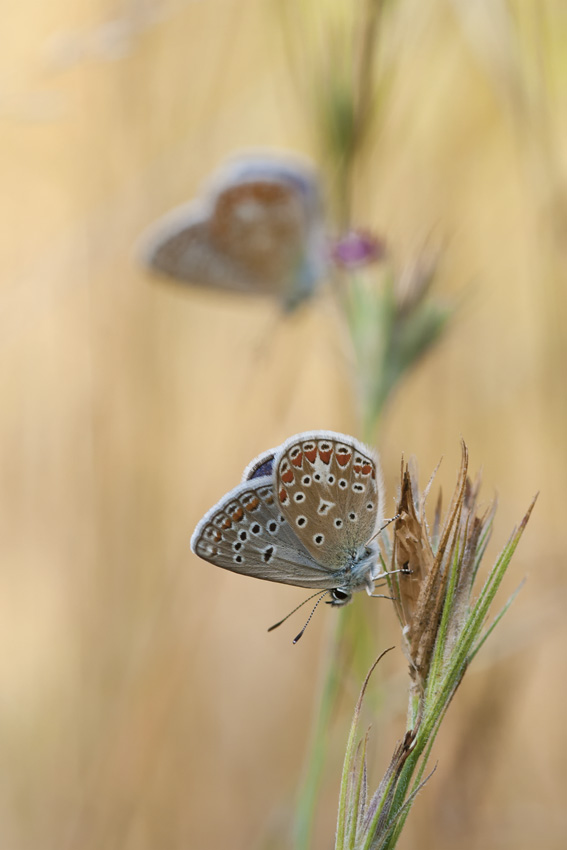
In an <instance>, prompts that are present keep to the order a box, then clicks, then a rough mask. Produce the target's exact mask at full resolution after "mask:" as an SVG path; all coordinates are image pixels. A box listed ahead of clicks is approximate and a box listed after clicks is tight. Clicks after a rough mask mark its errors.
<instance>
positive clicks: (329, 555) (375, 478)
mask: <svg viewBox="0 0 567 850" xmlns="http://www.w3.org/2000/svg"><path fill="white" fill-rule="evenodd" d="M274 468H275V490H276V494H277V500H278V502H279V508H280V510H281V513H282V515H283V516H284V517H285V518H286V520H287V522H288V523H289V525H290V526H291V527H292V528H293V530H294V532H295V534H296V535H297V536H298V537H299V539H300V541H301V543H302V544H303V545H304V546H305V548H306V549H307V551H308V552H309V553H310V555H311V556H312V557H313V558H314V559H315V560H318V561H320V562H324V564H325V565H326V566H327V568H328V569H330V570H332V571H334V572H336V571H338V570H340V569H341V568H343V567H344V566H345V563H346V562H347V561H348V560H349V558H353V557H356V556H357V555H360V552H361V551H362V550H363V549H364V546H365V544H366V543H367V542H368V541H369V540H370V538H371V537H372V536H373V535H374V534H375V533H376V530H377V526H378V524H379V522H380V521H381V519H382V516H383V511H384V495H383V485H382V477H381V472H380V467H379V464H378V458H377V456H376V455H375V454H374V452H372V450H371V449H369V448H368V447H366V446H364V445H363V444H362V443H360V442H359V441H358V440H355V439H354V438H353V437H348V436H346V435H344V434H336V433H334V432H332V431H311V432H305V433H303V434H298V435H296V436H295V437H292V438H291V439H290V440H288V441H287V442H285V443H284V444H283V445H282V446H281V448H280V449H279V451H278V454H277V456H276V458H275V460H274Z"/></svg>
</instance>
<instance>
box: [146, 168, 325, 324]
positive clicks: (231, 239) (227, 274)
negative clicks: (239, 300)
mask: <svg viewBox="0 0 567 850" xmlns="http://www.w3.org/2000/svg"><path fill="white" fill-rule="evenodd" d="M327 253H328V251H327V244H326V235H325V226H324V222H323V207H322V201H321V192H320V185H319V180H318V177H317V174H316V172H315V170H314V169H313V168H312V167H311V166H310V165H308V164H307V163H306V162H304V161H303V160H300V159H299V158H295V157H290V156H284V155H276V154H271V155H270V154H266V153H263V154H253V153H250V154H246V155H240V156H238V157H236V158H234V159H232V160H229V161H228V162H227V163H226V164H225V165H223V166H222V167H221V168H220V169H219V170H218V171H217V172H216V174H215V175H214V176H213V178H212V180H211V181H210V183H209V185H208V186H207V187H206V188H205V189H204V191H203V192H202V194H201V196H200V197H199V198H198V199H197V200H195V201H192V202H190V203H188V204H184V205H183V206H181V207H178V208H177V209H175V210H173V211H172V212H170V213H169V214H167V215H165V216H164V217H163V218H161V219H160V220H158V221H157V222H156V223H155V224H154V225H153V226H152V227H150V229H149V230H148V231H147V233H146V234H145V236H143V237H142V240H141V260H142V262H143V263H144V264H145V265H146V266H148V267H149V268H150V269H151V270H152V271H154V272H158V273H161V274H164V275H166V276H168V277H170V278H173V279H174V280H176V281H181V282H183V283H193V284H200V285H203V286H207V287H211V288H216V289H221V290H229V291H233V292H243V293H252V294H258V295H260V294H264V295H271V296H275V297H276V298H278V299H279V300H280V301H281V302H282V303H283V305H284V308H285V309H286V310H287V311H291V310H293V309H294V308H295V307H296V306H297V305H298V304H299V303H301V302H302V301H304V300H305V299H307V298H309V297H310V296H312V295H313V294H314V292H315V290H316V289H317V287H318V285H319V284H320V282H321V281H322V279H323V277H324V275H325V271H326V266H327Z"/></svg>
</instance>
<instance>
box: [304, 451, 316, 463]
mask: <svg viewBox="0 0 567 850" xmlns="http://www.w3.org/2000/svg"><path fill="white" fill-rule="evenodd" d="M305 457H306V458H307V460H308V461H309V463H315V458H316V457H317V449H316V448H315V449H310V451H308V452H305Z"/></svg>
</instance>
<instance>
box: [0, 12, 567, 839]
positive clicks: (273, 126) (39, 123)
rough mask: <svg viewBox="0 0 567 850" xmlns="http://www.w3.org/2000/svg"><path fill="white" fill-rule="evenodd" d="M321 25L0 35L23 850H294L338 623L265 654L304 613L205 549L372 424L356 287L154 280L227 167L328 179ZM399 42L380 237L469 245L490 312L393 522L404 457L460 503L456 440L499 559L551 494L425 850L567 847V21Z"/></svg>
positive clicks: (398, 29)
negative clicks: (269, 481) (318, 108)
mask: <svg viewBox="0 0 567 850" xmlns="http://www.w3.org/2000/svg"><path fill="white" fill-rule="evenodd" d="M328 5H329V6H331V5H332V4H331V3H330V4H328ZM470 6H474V7H475V8H474V9H470V8H467V7H470ZM321 9H323V4H321ZM288 11H289V9H288ZM507 11H512V12H513V15H514V17H513V21H514V25H513V26H512V27H510V19H509V18H508V16H507ZM290 19H291V23H292V24H293V14H292V15H291V16H290V15H289V14H288V16H287V24H286V27H287V28H286V29H285V32H284V28H283V25H282V22H281V18H280V17H279V15H278V8H277V4H274V3H271V2H261V0H201V1H200V0H178V2H175V0H146V2H143V0H131V2H126V0H125V2H122V3H120V2H110V0H108V2H102V0H80V2H77V3H69V2H68V0H51V2H49V3H40V2H37V0H36V2H34V0H21V2H19V3H14V4H10V5H6V6H5V7H4V8H3V10H2V13H1V20H2V35H3V37H2V44H3V49H2V53H1V55H0V128H1V129H0V175H1V186H2V194H1V203H0V247H1V250H0V268H1V277H0V328H1V330H0V349H1V356H0V399H1V402H0V459H1V470H2V474H1V478H0V481H1V491H0V541H1V543H0V545H1V552H2V558H1V564H2V567H1V570H0V645H1V646H2V651H1V653H0V681H1V686H0V751H1V752H2V758H1V759H0V813H1V814H0V847H2V848H6V850H36V848H38V847H41V848H42V850H48V848H57V850H64V848H69V849H70V848H79V847H80V848H82V850H95V849H96V850H110V849H111V848H121V850H126V849H127V850H150V848H152V850H153V848H160V850H177V848H189V847H191V848H193V847H194V848H201V849H202V850H216V848H221V847H231V848H233V850H239V849H240V848H247V850H248V848H275V850H279V848H286V847H290V846H291V844H290V824H291V821H292V818H293V810H294V795H295V793H296V789H297V788H298V787H299V783H300V777H301V775H302V770H303V764H304V760H305V758H306V755H307V752H308V741H309V734H310V728H311V725H312V722H313V717H312V712H313V709H314V706H315V704H316V692H317V682H318V679H319V677H320V670H321V662H322V656H323V654H324V651H325V644H326V639H327V634H328V632H329V630H330V628H331V626H330V620H331V618H332V617H333V616H334V613H335V612H333V611H331V610H329V609H326V610H324V611H319V612H318V615H317V617H316V619H315V620H314V621H313V623H312V625H311V626H310V629H309V630H308V632H307V634H306V636H305V637H304V639H303V640H302V641H301V643H300V644H298V645H297V646H296V647H293V646H292V645H291V637H292V636H293V635H294V634H295V631H296V629H295V625H296V624H295V623H292V624H291V625H290V624H287V625H286V626H284V627H282V629H281V630H279V631H277V632H275V633H273V634H270V635H267V634H266V632H265V629H266V627H267V626H268V625H270V624H271V623H272V622H274V621H275V620H277V619H279V618H280V617H281V616H283V615H284V614H285V613H286V611H288V610H290V609H291V608H292V607H293V605H294V604H296V603H297V602H298V601H300V600H301V599H302V598H303V595H304V594H303V591H300V590H295V589H293V588H288V587H280V586H277V585H272V584H269V583H262V582H256V581H254V580H252V579H247V578H243V577H239V576H235V575H231V574H224V573H223V572H222V571H221V570H216V569H214V568H213V567H212V566H210V565H208V564H205V563H204V562H200V561H199V560H198V559H197V558H195V557H194V556H193V555H191V553H190V552H189V546H188V544H189V538H190V534H191V532H192V530H193V527H194V525H195V523H196V522H197V520H198V519H199V518H200V516H201V514H202V513H203V512H204V511H205V510H206V509H207V508H209V507H210V505H211V504H213V503H214V502H215V501H216V500H217V499H218V498H219V497H220V496H221V495H222V494H223V493H224V492H226V491H227V490H228V489H230V488H231V487H232V486H234V485H235V484H236V483H237V482H238V480H239V476H240V473H241V470H242V469H243V467H244V466H245V465H246V463H248V461H249V460H250V459H251V458H252V457H253V456H255V455H256V454H257V453H259V452H260V451H261V450H263V449H265V448H269V447H270V446H273V445H277V444H278V443H279V442H281V441H282V440H283V439H284V438H286V437H288V436H289V435H291V434H293V433H296V432H298V431H300V430H304V429H308V428H313V427H323V428H331V429H336V430H341V431H347V432H355V431H356V429H357V415H356V407H355V403H354V396H353V390H352V382H351V371H350V364H349V353H348V351H347V349H346V348H345V338H344V332H343V331H342V330H341V327H340V323H338V322H337V315H336V310H335V309H334V306H333V303H332V299H331V298H330V296H329V295H328V294H322V295H321V296H320V297H319V298H317V299H315V300H314V301H313V302H312V303H311V304H309V305H306V306H305V308H304V309H303V310H301V311H299V312H298V313H297V314H295V315H293V316H291V317H289V318H284V317H282V315H281V313H280V312H279V310H278V307H277V305H275V304H272V303H268V302H266V301H261V300H260V301H258V300H255V299H253V298H243V297H240V298H239V297H238V296H234V297H230V296H222V295H218V294H216V295H215V294H211V293H207V292H204V291H203V290H197V289H192V290H190V289H182V288H176V287H175V286H174V285H166V284H164V283H162V282H159V281H156V280H155V279H150V277H149V276H148V275H146V274H145V273H144V271H143V270H141V269H140V268H139V267H138V266H137V265H136V262H135V260H134V246H135V243H136V239H137V237H138V235H139V233H140V232H141V231H142V230H143V229H144V228H145V227H146V226H147V225H148V224H149V223H150V222H151V221H152V220H154V219H155V218H156V217H157V216H158V215H159V214H161V213H162V212H164V211H166V210H167V209H169V208H170V207H171V206H173V205H174V204H177V203H180V202H182V201H184V200H186V199H188V198H189V197H191V196H192V195H193V194H194V193H195V192H196V191H197V190H198V188H199V186H200V185H201V183H202V181H203V179H204V178H205V177H206V175H207V174H208V173H209V172H210V171H211V170H212V169H213V168H214V167H215V166H216V165H217V163H218V162H219V161H220V160H221V159H222V158H223V157H224V156H225V155H227V154H230V153H231V152H233V151H234V150H237V149H240V148H242V147H250V146H253V147H258V146H275V147H278V148H290V149H293V150H298V151H301V152H303V153H306V154H308V155H313V156H314V155H316V150H315V148H314V145H313V133H312V120H311V119H312V115H311V114H310V111H311V106H310V102H309V100H308V98H307V97H305V90H304V89H303V88H302V83H304V82H305V80H304V79H303V78H302V74H301V73H299V74H298V73H296V72H297V70H298V69H297V68H296V69H295V73H294V69H293V68H291V67H290V56H293V50H292V51H290V50H289V43H290V39H291V40H293V39H296V40H299V41H300V42H301V44H302V47H303V49H304V50H307V52H308V50H309V41H308V37H312V34H311V35H310V36H307V35H305V34H303V33H302V32H301V31H300V18H299V17H298V19H297V28H296V29H295V30H294V28H293V26H291V28H290ZM320 35H321V33H319V37H320ZM383 39H384V40H383V45H384V47H383V50H384V56H385V57H386V60H387V62H389V63H390V64H389V66H388V67H389V68H390V70H391V80H390V85H389V89H388V100H387V103H386V104H385V105H384V107H383V120H382V122H381V125H380V130H379V132H377V134H376V138H375V140H374V142H373V143H372V146H371V151H372V155H371V157H370V161H369V163H368V166H367V167H368V169H369V172H368V173H369V174H370V175H371V179H367V180H366V181H365V183H364V191H361V192H360V196H359V197H357V198H356V210H357V214H358V215H359V216H360V219H361V224H364V225H366V226H370V227H372V228H374V229H375V230H377V231H378V232H380V233H384V234H385V235H386V236H387V238H388V240H389V241H390V244H391V245H392V249H393V251H394V252H395V253H396V252H397V253H398V254H399V255H400V256H402V257H403V256H404V253H405V252H408V251H410V250H411V249H412V247H413V246H415V245H416V244H418V243H421V242H422V241H423V239H424V238H426V237H428V236H429V235H430V234H431V233H434V234H436V236H438V237H440V239H441V241H442V242H443V244H444V247H445V251H444V255H443V259H442V263H441V267H440V273H439V276H438V280H437V283H436V291H437V292H438V293H440V294H442V295H443V296H444V297H447V298H453V299H455V300H458V301H459V303H460V304H461V306H460V309H459V311H458V313H457V315H456V318H455V319H454V320H453V322H452V324H451V326H450V329H449V332H448V334H447V335H446V337H445V338H444V339H443V340H442V342H441V343H440V344H439V346H438V347H437V348H436V350H435V351H434V352H433V353H432V354H431V355H430V356H429V357H428V358H427V359H426V360H425V361H423V362H422V363H421V364H420V365H419V368H417V369H416V370H415V371H414V372H413V373H412V374H411V376H410V377H409V378H408V379H407V380H406V382H405V384H404V385H403V386H402V387H401V388H400V391H399V393H398V394H397V396H396V397H395V398H394V399H393V400H392V403H391V404H390V406H389V409H388V411H387V414H386V416H385V418H384V421H383V424H382V427H381V430H380V434H379V438H378V445H379V449H380V452H381V456H382V459H383V465H384V469H385V476H386V481H387V488H388V494H389V502H388V508H387V512H391V508H392V507H393V504H394V502H393V497H394V495H395V489H396V482H397V476H398V473H399V463H400V457H401V454H402V452H403V453H404V454H405V455H406V456H408V455H411V454H415V455H416V457H417V459H418V461H419V465H420V469H421V471H422V476H423V478H424V479H425V478H427V477H428V476H429V473H430V471H431V470H432V469H433V468H434V466H435V465H436V464H437V462H438V460H439V458H440V457H441V456H443V458H444V460H443V463H442V466H441V469H440V472H439V474H438V481H439V483H440V485H442V486H443V488H444V490H445V492H447V491H448V490H450V488H451V487H452V485H453V483H454V480H455V476H456V471H457V467H458V462H459V453H460V448H459V439H460V437H461V436H463V437H464V438H465V439H466V440H467V442H468V445H469V448H470V454H471V466H472V470H473V471H475V470H477V469H479V468H480V467H482V469H483V478H484V493H485V498H486V501H487V502H488V500H489V499H490V498H491V497H492V496H493V495H494V493H495V492H497V493H498V497H499V501H500V508H499V513H498V515H497V520H496V529H495V535H494V541H493V544H492V545H491V550H490V553H491V555H492V556H494V555H495V554H496V553H497V552H498V550H499V548H500V547H501V546H502V545H503V543H504V541H505V539H506V538H507V536H508V534H509V532H510V531H511V528H512V526H513V525H514V524H515V523H516V522H517V521H518V520H519V519H520V518H521V516H522V515H523V513H524V511H525V509H526V508H527V506H528V504H529V502H530V500H531V498H532V496H533V494H534V492H535V491H537V490H540V491H541V496H540V500H539V502H538V505H537V507H536V510H535V513H534V515H533V518H532V521H531V522H530V525H529V527H528V530H527V532H526V534H525V536H524V538H523V540H522V542H521V544H520V547H519V550H518V552H517V555H516V557H515V559H514V562H513V565H512V568H511V571H510V575H509V576H508V578H507V585H506V588H505V589H504V590H505V593H504V596H503V599H504V598H505V594H506V593H507V592H512V590H513V589H514V588H515V587H516V586H517V585H518V584H519V582H520V581H521V580H522V579H523V578H524V577H527V583H526V586H525V587H524V589H523V591H522V593H521V594H520V597H519V598H518V600H517V601H516V603H515V605H514V606H513V609H512V610H511V611H510V613H509V615H508V616H507V617H506V618H505V620H504V621H503V623H502V624H501V626H500V627H499V629H498V632H497V633H496V634H495V636H494V640H493V642H492V646H489V645H487V646H486V647H485V651H483V653H482V657H481V658H479V659H478V664H477V666H476V670H475V671H471V673H470V674H469V675H468V676H467V678H466V679H465V682H464V685H463V686H462V688H461V690H460V691H459V693H458V695H457V698H456V699H455V701H454V703H453V705H452V706H451V710H450V713H449V716H448V718H447V721H446V724H445V725H444V727H443V729H442V732H441V735H440V737H439V739H438V742H437V744H436V749H435V760H436V761H437V762H438V767H437V771H436V774H435V776H434V777H433V778H432V779H431V781H430V783H429V785H428V787H427V788H426V789H425V790H424V791H423V792H422V794H421V796H420V799H419V800H418V802H417V804H416V807H415V809H414V811H413V812H412V815H411V817H410V819H409V821H408V824H407V827H406V831H405V833H404V835H403V838H402V842H401V846H402V847H404V848H409V847H420V848H421V850H423V848H433V847H435V848H437V850H438V848H454V847H459V848H477V847H483V848H485V847H490V848H514V850H522V848H526V850H527V848H533V847H534V846H537V847H542V848H543V847H545V848H550V850H551V848H559V847H565V844H566V824H565V789H566V783H565V780H566V773H567V757H566V725H565V699H566V696H567V693H566V667H565V601H566V600H565V567H566V562H565V518H564V514H565V473H566V471H567V465H566V460H567V458H566V451H565V434H566V425H567V417H566V410H567V403H566V389H565V374H566V368H567V360H566V357H565V355H566V341H565V340H566V336H565V326H566V320H567V315H566V310H565V306H566V303H565V302H566V296H565V286H566V269H567V265H566V260H567V254H566V245H567V190H566V185H567V184H566V177H567V171H566V170H567V144H566V140H567V10H566V8H565V4H564V3H563V2H562V0H555V2H553V0H531V2H530V0H527V1H526V0H523V2H516V3H513V2H512V3H510V4H504V3H500V2H495V0H491V1H490V2H489V0H484V1H483V2H477V3H475V4H470V3H469V4H467V3H461V2H458V0H454V2H450V0H430V2H428V3H423V2H422V0H398V2H397V3H396V4H392V10H391V13H390V15H389V17H388V27H387V29H386V30H385V33H384V37H383ZM296 43H297V42H296ZM286 44H287V46H286ZM355 605H356V606H359V608H360V610H361V611H362V610H363V609H364V610H365V611H366V613H367V614H369V615H370V616H371V618H375V619H376V624H377V625H376V647H375V648H376V654H377V653H378V652H379V651H380V650H381V649H383V648H384V647H385V646H386V645H390V644H391V643H396V642H399V637H398V632H397V628H398V627H397V623H396V621H395V617H394V612H393V610H392V608H391V606H390V605H389V603H387V602H385V601H376V600H370V599H366V598H364V599H363V598H360V599H357V600H356V602H355ZM300 620H301V622H302V619H301V617H300ZM298 625H301V623H299V624H298ZM404 672H405V662H404V660H403V658H402V655H401V652H400V651H399V650H398V652H397V653H392V654H391V656H390V657H389V659H388V662H387V663H386V664H384V666H383V667H382V668H381V670H380V671H379V673H378V675H377V677H376V678H377V681H376V683H375V691H374V692H373V693H374V697H373V698H371V699H370V708H371V707H372V706H374V707H375V708H376V706H377V705H378V706H379V711H378V710H375V711H374V712H373V711H371V710H369V713H368V720H372V722H373V733H372V734H373V737H372V741H373V744H372V747H373V750H372V768H373V779H374V781H375V782H377V781H378V779H379V777H380V775H381V773H382V771H383V770H384V768H385V766H386V763H387V760H388V756H389V754H390V753H391V751H392V748H393V745H394V743H395V741H396V740H397V739H398V738H399V737H400V735H401V734H402V731H403V728H404V713H405V707H406V706H405V700H406V697H405V687H406V683H405V678H404ZM359 685H360V678H359V677H358V675H354V674H353V675H351V676H349V675H347V676H346V677H345V681H344V683H343V691H342V694H341V699H340V706H339V708H338V710H337V712H336V717H335V718H334V721H333V725H332V729H331V733H332V734H331V736H330V748H329V756H328V760H327V764H326V769H325V779H324V783H323V789H322V795H321V800H320V805H319V807H318V810H317V816H316V824H315V832H314V837H313V845H312V846H313V847H314V848H327V847H330V846H332V838H333V834H334V821H335V810H336V800H337V794H338V783H339V776H340V767H341V764H342V753H343V751H344V744H345V741H346V734H347V724H348V719H349V717H350V713H351V711H352V707H353V705H354V700H355V695H356V693H357V690H358V687H359Z"/></svg>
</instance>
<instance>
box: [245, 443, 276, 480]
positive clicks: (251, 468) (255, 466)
mask: <svg viewBox="0 0 567 850" xmlns="http://www.w3.org/2000/svg"><path fill="white" fill-rule="evenodd" d="M278 451H279V446H278V447H277V448H275V449H268V450H267V451H265V452H262V454H260V455H258V457H255V458H254V460H251V461H250V463H249V464H248V466H247V467H246V469H245V470H244V472H243V473H242V481H250V480H251V479H252V478H262V477H263V476H265V475H269V476H272V475H273V471H274V458H275V456H276V454H277V453H278Z"/></svg>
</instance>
